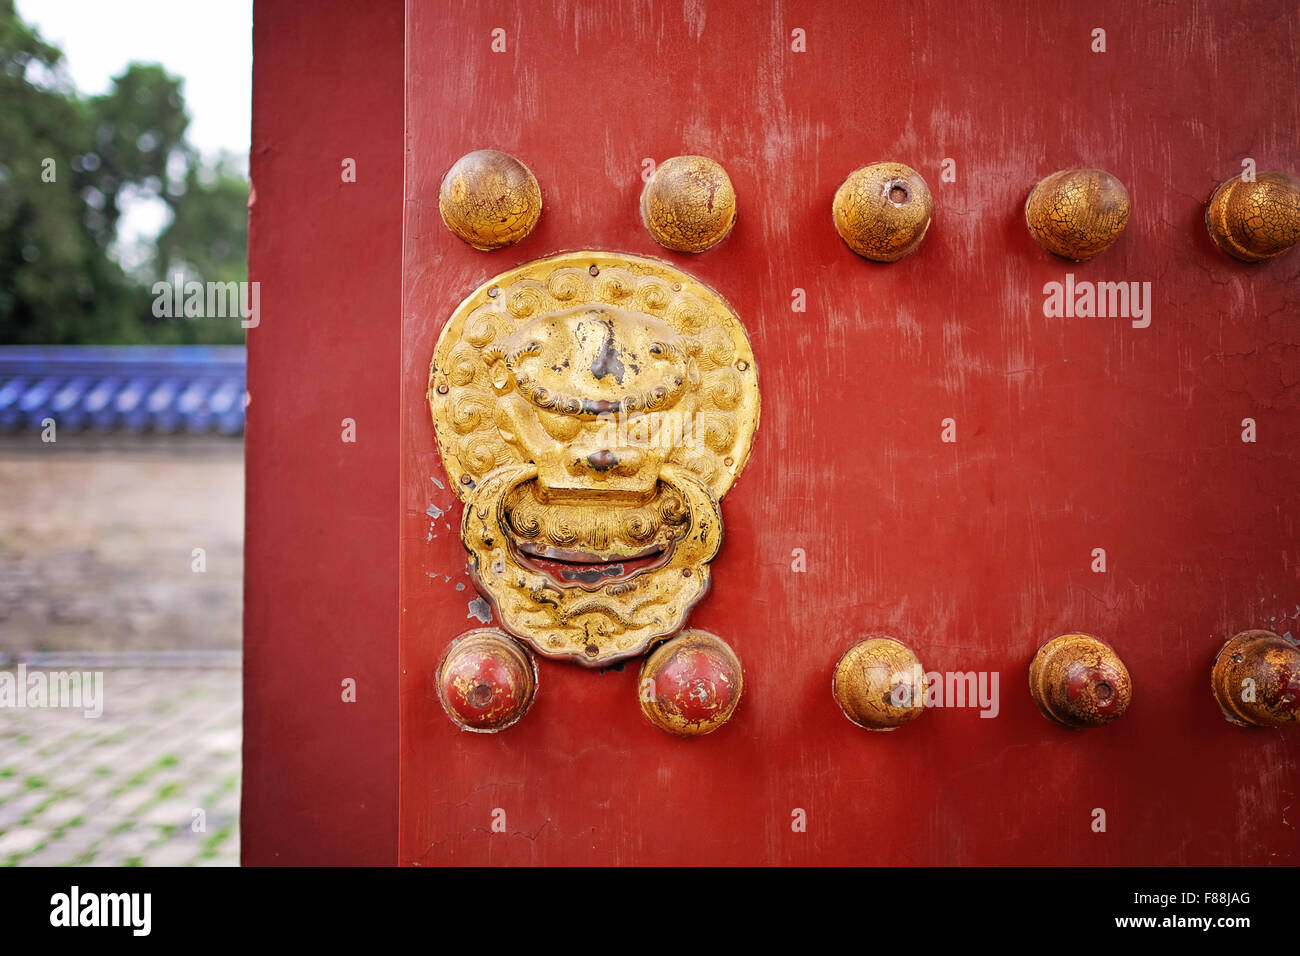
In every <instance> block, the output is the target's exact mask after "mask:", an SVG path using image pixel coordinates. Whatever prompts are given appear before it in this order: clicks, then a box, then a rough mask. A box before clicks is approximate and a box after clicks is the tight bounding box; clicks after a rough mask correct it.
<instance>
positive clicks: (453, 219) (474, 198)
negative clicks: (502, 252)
mask: <svg viewBox="0 0 1300 956" xmlns="http://www.w3.org/2000/svg"><path fill="white" fill-rule="evenodd" d="M438 212H440V213H441V214H442V221H443V222H444V223H446V224H447V228H448V229H450V230H451V231H452V232H453V233H454V234H455V235H456V236H457V237H458V238H460V239H463V240H464V241H465V242H467V243H469V244H470V245H471V246H473V247H474V248H475V249H479V250H481V251H483V252H488V251H490V250H492V249H501V248H504V247H505V246H510V245H513V244H514V243H516V242H518V241H519V240H520V239H522V238H524V236H526V235H528V234H529V233H530V232H532V231H533V227H534V226H536V225H537V220H538V219H540V218H541V215H542V190H541V187H540V186H538V185H537V178H536V177H535V176H534V175H533V174H532V171H531V170H529V168H528V167H527V166H525V165H524V164H523V163H521V162H520V161H519V160H517V159H515V157H513V156H511V155H510V154H509V153H503V152H500V151H499V150H495V149H478V150H475V151H474V152H472V153H466V154H465V155H464V156H462V157H461V158H460V159H458V160H456V162H455V163H454V164H453V165H452V167H451V169H449V170H447V175H446V176H444V177H443V178H442V188H441V189H439V190H438Z"/></svg>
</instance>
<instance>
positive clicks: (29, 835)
mask: <svg viewBox="0 0 1300 956" xmlns="http://www.w3.org/2000/svg"><path fill="white" fill-rule="evenodd" d="M45 837H46V832H45V831H44V830H38V829H26V830H6V831H5V833H4V835H3V836H0V859H3V858H5V857H7V856H9V855H10V854H11V853H27V852H29V851H31V850H34V849H36V847H38V846H40V845H41V843H42V841H44V840H45Z"/></svg>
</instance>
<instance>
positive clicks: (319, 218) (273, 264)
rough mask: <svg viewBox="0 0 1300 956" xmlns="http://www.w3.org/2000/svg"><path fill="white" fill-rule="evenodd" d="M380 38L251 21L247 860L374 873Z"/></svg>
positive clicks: (386, 60) (393, 605)
mask: <svg viewBox="0 0 1300 956" xmlns="http://www.w3.org/2000/svg"><path fill="white" fill-rule="evenodd" d="M402 36H403V11H402V5H401V4H400V3H394V2H391V0H390V2H384V3H366V4H358V3H349V2H345V0H326V2H316V3H311V4H302V3H294V2H280V0H258V3H257V5H256V8H255V10H254V25H253V141H252V142H253V148H252V156H251V173H252V180H253V198H252V202H251V204H250V205H251V209H250V214H251V226H250V236H249V271H250V278H251V279H253V280H254V281H259V282H261V308H262V318H261V323H260V325H258V327H257V328H255V329H250V330H249V332H248V390H249V393H250V395H251V403H250V404H249V406H248V430H247V434H246V437H245V445H246V450H247V469H248V472H247V473H248V502H247V518H246V520H247V531H246V559H245V569H246V570H245V575H246V580H245V611H244V615H245V626H244V670H245V675H244V799H243V816H242V824H241V825H242V844H241V845H242V852H243V859H244V862H245V863H247V864H289V863H292V864H327V863H354V864H387V863H392V862H393V861H394V860H395V859H396V850H395V847H396V835H397V816H396V814H397V708H396V689H397V682H396V676H397V644H396V634H397V533H398V532H397V512H396V505H397V500H398V499H397V477H398V469H397V462H398V444H397V427H396V415H397V369H398V360H399V334H400V332H399V330H400V314H401V312H400V309H401V301H400V288H401V262H400V253H401V230H402V220H401V208H402V103H403V95H402V75H403V70H402ZM344 158H352V159H355V160H356V169H357V176H356V182H355V183H344V182H342V179H341V175H340V173H341V163H342V161H343V159H344ZM345 418H351V419H353V420H354V421H355V422H356V436H357V440H356V442H355V443H347V444H345V443H344V442H343V441H342V440H341V436H342V432H343V428H342V425H341V422H342V420H343V419H345ZM345 678H352V679H354V680H355V681H356V687H357V692H356V702H355V703H344V702H343V700H342V689H341V685H342V681H343V680H344V679H345Z"/></svg>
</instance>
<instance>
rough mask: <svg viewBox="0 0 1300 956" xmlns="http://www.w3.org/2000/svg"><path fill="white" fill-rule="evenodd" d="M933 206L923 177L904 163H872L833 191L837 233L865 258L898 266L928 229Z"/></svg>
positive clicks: (919, 242) (851, 174) (856, 171)
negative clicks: (894, 263)
mask: <svg viewBox="0 0 1300 956" xmlns="http://www.w3.org/2000/svg"><path fill="white" fill-rule="evenodd" d="M933 208H934V202H933V200H932V199H931V198H930V187H929V186H927V185H926V182H925V180H924V179H923V178H921V174H920V173H918V172H917V171H916V170H915V169H912V168H911V167H910V166H904V165H903V164H902V163H873V164H871V165H870V166H863V167H862V168H861V169H857V170H854V171H853V172H852V173H850V174H849V178H848V179H846V180H844V182H843V183H842V184H841V185H840V188H839V189H838V190H837V191H836V193H835V201H834V202H833V203H832V204H831V214H832V216H833V218H834V220H835V229H836V231H837V232H839V234H840V238H841V239H843V240H844V242H845V243H846V244H847V245H848V247H849V248H850V249H852V250H853V251H854V252H856V253H857V254H858V255H860V256H862V257H863V258H864V259H874V260H875V261H877V262H897V261H898V260H899V259H901V258H903V257H904V256H906V255H908V254H909V253H911V252H913V251H914V250H915V249H916V247H917V246H919V245H920V244H921V240H922V239H924V238H925V232H926V230H927V229H929V228H930V213H931V212H932V211H933Z"/></svg>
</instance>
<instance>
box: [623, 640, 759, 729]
mask: <svg viewBox="0 0 1300 956" xmlns="http://www.w3.org/2000/svg"><path fill="white" fill-rule="evenodd" d="M639 686H640V695H641V712H642V713H644V714H645V716H646V718H647V719H648V720H649V721H650V723H652V724H654V725H655V726H656V727H658V728H659V729H660V730H664V731H667V732H668V733H670V734H673V735H675V736H678V737H702V736H704V735H705V734H711V733H713V732H714V731H715V730H717V729H718V728H719V727H721V726H722V725H723V724H725V723H726V722H727V721H728V720H730V719H731V715H732V714H733V713H735V710H736V707H737V705H739V704H740V695H741V693H742V692H743V691H744V676H743V674H742V673H741V666H740V658H739V657H737V656H736V652H735V651H733V650H732V649H731V647H730V646H729V645H728V644H727V643H726V642H725V641H724V640H722V638H720V637H718V636H717V635H715V634H710V633H708V632H707V631H699V630H686V631H683V632H682V633H681V634H679V635H677V636H676V637H674V638H672V639H671V640H667V641H665V642H664V643H662V644H660V645H659V646H658V647H656V648H655V649H654V650H653V651H652V652H651V653H650V655H649V656H648V657H647V658H646V660H645V663H644V664H643V665H642V667H641V679H640V681H639Z"/></svg>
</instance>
